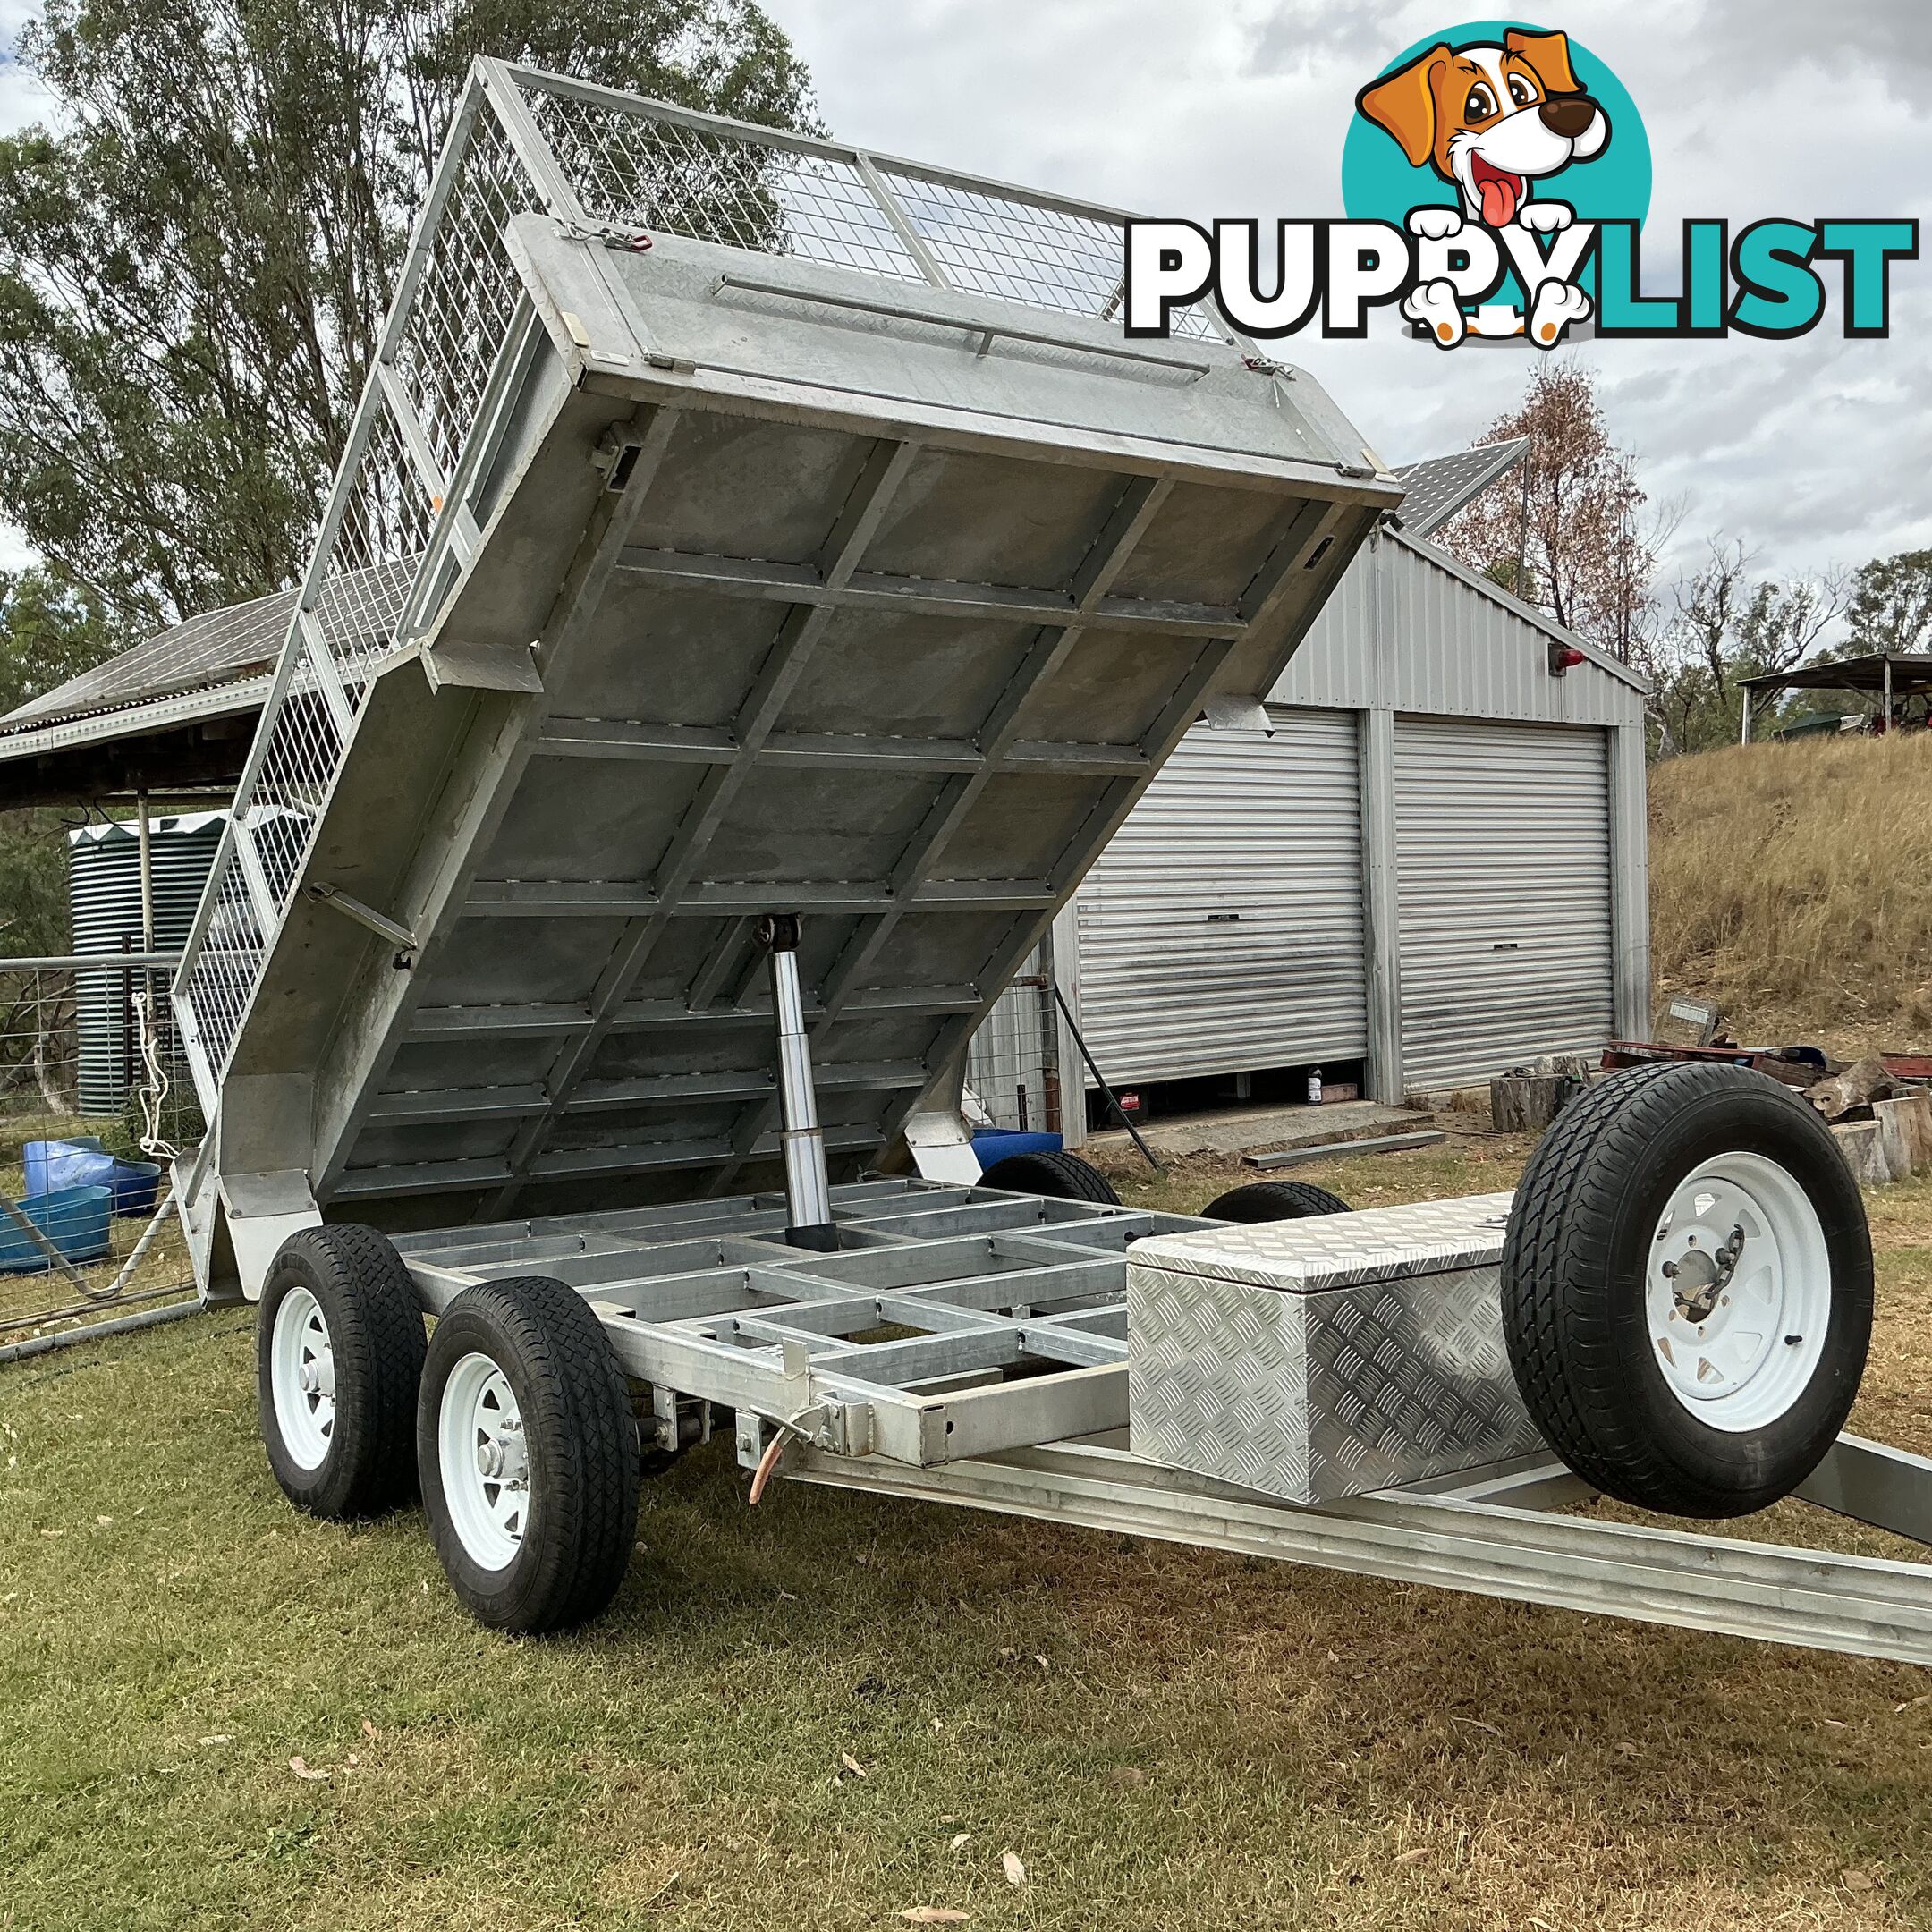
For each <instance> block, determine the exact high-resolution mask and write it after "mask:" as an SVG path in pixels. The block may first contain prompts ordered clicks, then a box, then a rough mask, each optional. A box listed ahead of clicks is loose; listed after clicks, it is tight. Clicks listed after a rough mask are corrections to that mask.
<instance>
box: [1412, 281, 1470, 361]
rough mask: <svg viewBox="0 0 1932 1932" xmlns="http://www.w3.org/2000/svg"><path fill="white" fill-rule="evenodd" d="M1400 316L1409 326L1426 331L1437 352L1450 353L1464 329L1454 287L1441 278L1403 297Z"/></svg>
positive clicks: (1464, 323)
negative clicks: (1444, 350)
mask: <svg viewBox="0 0 1932 1932" xmlns="http://www.w3.org/2000/svg"><path fill="white" fill-rule="evenodd" d="M1402 313H1403V314H1404V315H1405V316H1407V317H1408V318H1409V319H1410V320H1411V322H1414V323H1416V324H1418V325H1419V326H1421V327H1423V328H1425V329H1427V330H1428V334H1429V339H1430V341H1432V342H1433V343H1435V344H1436V347H1437V348H1438V349H1453V348H1454V347H1455V345H1456V344H1457V343H1459V342H1461V341H1462V337H1463V335H1464V333H1465V332H1466V330H1467V327H1468V325H1467V323H1466V322H1465V321H1464V319H1463V316H1462V304H1461V303H1460V302H1459V301H1457V300H1456V292H1455V284H1453V283H1452V282H1450V281H1448V280H1447V279H1446V278H1445V277H1441V276H1438V277H1437V278H1436V280H1435V281H1434V282H1425V283H1424V284H1422V286H1421V287H1420V288H1419V289H1417V290H1416V291H1415V292H1414V293H1413V294H1411V295H1409V296H1407V297H1405V298H1404V300H1403V301H1402Z"/></svg>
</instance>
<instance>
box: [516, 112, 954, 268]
mask: <svg viewBox="0 0 1932 1932" xmlns="http://www.w3.org/2000/svg"><path fill="white" fill-rule="evenodd" d="M640 105H641V104H640ZM530 106H531V112H532V115H533V118H534V119H535V120H536V123H537V125H538V128H539V129H540V130H541V131H542V132H543V134H544V135H545V137H546V139H547V140H548V141H549V142H550V145H551V147H552V148H553V149H554V150H555V154H556V157H557V159H558V161H559V162H560V163H561V164H562V165H563V172H564V173H565V174H567V175H568V176H569V177H570V181H571V184H572V187H573V188H575V189H576V191H577V193H578V196H579V198H580V199H581V201H582V202H583V207H584V212H585V214H587V215H588V216H589V217H590V218H591V219H592V220H593V221H598V222H606V223H609V224H610V225H613V226H616V227H625V228H641V229H652V228H656V229H659V230H662V231H663V232H664V233H667V234H680V235H687V236H689V237H690V238H691V240H693V241H697V242H720V243H722V244H724V246H725V247H727V248H741V249H751V250H756V251H757V252H758V253H759V254H761V255H800V256H803V257H805V258H807V259H808V260H811V261H822V262H834V263H836V264H837V265H838V266H839V267H845V268H865V269H869V270H870V271H871V272H872V273H873V274H874V275H894V276H896V277H898V278H899V279H900V280H902V281H906V282H923V281H924V280H925V279H926V276H925V272H924V271H923V270H922V269H921V268H920V267H919V261H918V258H916V257H915V256H914V255H913V254H912V252H911V250H910V249H908V248H907V247H906V245H905V243H904V242H902V241H901V240H900V239H899V237H898V235H897V234H896V233H894V228H893V225H892V222H891V220H890V218H889V217H888V216H887V215H886V213H885V209H884V208H883V207H882V206H881V205H880V203H879V201H878V199H877V197H876V196H875V195H874V194H873V193H872V191H871V190H870V189H869V188H868V187H867V185H866V182H865V177H864V175H863V174H861V173H860V170H859V168H858V166H857V165H855V164H854V163H852V162H851V161H847V160H842V159H840V158H838V157H835V156H832V155H819V154H800V153H794V152H792V151H790V150H788V149H784V148H775V147H770V146H766V145H763V144H761V143H759V142H757V141H755V140H747V139H745V138H743V137H742V136H740V135H738V134H736V133H729V132H713V131H710V130H708V129H707V130H699V129H696V128H691V127H688V126H684V125H682V124H681V123H677V122H672V121H659V120H654V119H651V118H648V115H646V114H640V113H638V112H637V111H636V110H635V109H634V108H633V107H631V106H629V105H614V104H612V103H608V102H605V101H591V100H585V99H580V98H579V97H575V96H572V95H559V94H545V93H539V94H538V95H537V96H536V97H535V98H534V99H533V100H532V101H531V104H530Z"/></svg>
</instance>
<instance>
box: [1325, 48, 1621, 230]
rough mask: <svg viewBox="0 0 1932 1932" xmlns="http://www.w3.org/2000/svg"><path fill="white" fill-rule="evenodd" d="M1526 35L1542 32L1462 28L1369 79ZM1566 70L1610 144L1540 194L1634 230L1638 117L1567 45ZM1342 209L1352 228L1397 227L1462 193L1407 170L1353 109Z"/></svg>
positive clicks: (1395, 149)
mask: <svg viewBox="0 0 1932 1932" xmlns="http://www.w3.org/2000/svg"><path fill="white" fill-rule="evenodd" d="M1513 27H1514V28H1519V29H1521V30H1522V31H1523V32H1525V33H1547V32H1548V31H1549V29H1548V28H1546V27H1538V26H1536V25H1534V24H1533V23H1532V22H1530V21H1517V20H1479V21H1463V22H1462V25H1461V26H1460V27H1451V28H1447V29H1445V30H1444V31H1443V32H1441V33H1434V34H1429V35H1428V36H1426V37H1425V38H1422V39H1420V40H1418V41H1417V42H1416V43H1415V44H1414V46H1412V47H1404V48H1403V49H1402V52H1401V53H1400V54H1398V55H1396V56H1395V58H1394V60H1392V61H1390V62H1389V63H1388V64H1387V65H1386V66H1385V67H1384V68H1382V69H1381V70H1380V72H1378V73H1377V75H1376V77H1375V78H1376V79H1377V80H1380V79H1381V77H1382V75H1383V74H1386V73H1393V72H1394V71H1395V70H1396V69H1397V68H1398V67H1405V66H1407V65H1408V64H1409V63H1410V62H1411V61H1412V60H1414V59H1415V58H1416V56H1417V55H1419V54H1426V53H1428V50H1429V49H1430V48H1431V47H1435V46H1436V45H1437V44H1438V43H1440V42H1443V41H1447V42H1448V44H1449V45H1450V46H1451V47H1466V46H1468V45H1469V44H1470V42H1471V41H1477V40H1485V41H1500V40H1501V39H1502V38H1503V36H1504V34H1505V33H1507V32H1508V31H1509V30H1510V29H1511V28H1513ZM1570 64H1571V66H1572V68H1573V69H1574V70H1575V72H1576V77H1577V80H1578V82H1579V83H1580V85H1581V87H1582V89H1583V91H1584V92H1585V93H1586V94H1588V95H1589V97H1591V98H1592V99H1593V100H1595V101H1596V102H1597V105H1598V106H1601V107H1602V109H1603V111H1604V112H1605V114H1607V115H1608V116H1609V117H1610V140H1609V142H1608V144H1607V145H1606V147H1605V148H1604V150H1603V152H1602V153H1601V154H1599V155H1597V156H1596V157H1593V158H1592V159H1590V160H1589V161H1572V163H1571V164H1570V165H1569V166H1568V167H1566V168H1565V169H1564V170H1563V173H1562V174H1553V175H1551V176H1550V177H1549V180H1548V185H1547V187H1546V190H1545V192H1546V194H1548V195H1550V196H1553V197H1555V199H1557V200H1560V201H1567V202H1568V203H1569V204H1570V206H1571V207H1572V208H1574V209H1575V210H1576V212H1577V216H1578V217H1579V219H1580V220H1583V221H1634V222H1638V223H1641V222H1642V221H1643V220H1644V219H1645V218H1646V217H1647V216H1648V214H1649V212H1650V140H1649V137H1648V135H1647V134H1646V133H1645V132H1644V124H1643V117H1642V115H1640V114H1639V113H1638V112H1637V103H1636V102H1635V101H1633V100H1632V99H1631V97H1630V92H1629V90H1628V89H1626V88H1625V87H1624V85H1623V82H1622V81H1621V80H1618V79H1617V77H1616V76H1615V74H1614V73H1613V72H1611V71H1610V69H1609V68H1608V67H1607V66H1606V65H1605V64H1604V63H1603V62H1602V61H1600V60H1599V59H1598V58H1597V55H1594V54H1592V53H1591V52H1590V50H1589V48H1588V47H1585V46H1584V45H1583V43H1582V42H1581V41H1580V40H1579V39H1577V38H1576V37H1575V36H1574V35H1572V36H1571V39H1570ZM1342 206H1343V208H1346V209H1347V210H1348V213H1349V217H1350V219H1351V220H1353V221H1385V222H1394V224H1396V225H1397V226H1400V225H1401V224H1402V217H1403V216H1405V215H1407V214H1408V212H1409V210H1410V209H1411V208H1428V207H1431V206H1439V207H1442V208H1460V207H1461V206H1462V194H1461V191H1459V190H1458V189H1457V187H1456V185H1455V183H1454V182H1446V181H1445V180H1444V179H1443V178H1442V176H1441V175H1439V174H1437V173H1436V170H1435V169H1434V168H1432V167H1429V166H1428V165H1426V164H1425V165H1423V166H1421V167H1411V166H1410V165H1409V157H1408V156H1407V155H1405V154H1404V153H1403V152H1402V148H1401V146H1400V144H1399V143H1398V142H1397V141H1396V140H1394V137H1393V136H1392V135H1391V134H1390V133H1389V132H1388V131H1387V130H1386V129H1385V128H1379V127H1377V125H1376V124H1375V123H1374V122H1372V121H1371V120H1369V117H1368V116H1367V115H1366V114H1363V113H1361V111H1360V109H1357V111H1356V113H1355V114H1354V115H1353V116H1352V118H1351V120H1350V122H1349V131H1348V139H1347V140H1345V141H1344V142H1343V144H1342Z"/></svg>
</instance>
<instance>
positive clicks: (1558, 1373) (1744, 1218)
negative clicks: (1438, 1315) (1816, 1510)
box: [1502, 1063, 1872, 1516]
mask: <svg viewBox="0 0 1932 1932" xmlns="http://www.w3.org/2000/svg"><path fill="white" fill-rule="evenodd" d="M1502 1275H1503V1323H1504V1337H1505V1340H1506V1342H1507V1344H1508V1348H1509V1355H1510V1361H1511V1364H1512V1366H1513V1369H1514V1370H1515V1373H1516V1382H1517V1385H1518V1387H1519V1388H1520V1389H1521V1392H1522V1397H1523V1401H1524V1402H1525V1403H1526V1404H1527V1405H1528V1407H1529V1410H1530V1415H1531V1416H1532V1417H1533V1418H1534V1419H1535V1420H1536V1422H1537V1424H1538V1427H1539V1428H1541V1429H1542V1431H1543V1433H1544V1435H1545V1436H1547V1437H1548V1439H1549V1442H1550V1445H1551V1446H1552V1447H1553V1448H1555V1451H1556V1453H1558V1454H1559V1455H1560V1456H1562V1457H1563V1461H1564V1462H1567V1463H1568V1464H1569V1465H1570V1467H1571V1468H1572V1470H1575V1471H1576V1473H1577V1474H1578V1475H1579V1476H1580V1477H1582V1478H1583V1479H1584V1480H1585V1481H1587V1482H1589V1483H1590V1484H1592V1485H1594V1486H1595V1487H1597V1488H1598V1489H1601V1490H1603V1491H1605V1492H1606V1493H1607V1494H1609V1495H1611V1496H1619V1497H1621V1498H1623V1500H1624V1501H1625V1502H1628V1503H1634V1504H1640V1506H1642V1507H1645V1508H1648V1509H1655V1510H1662V1511H1665V1512H1666V1513H1670V1514H1673V1515H1680V1516H1738V1515H1742V1514H1745V1513H1747V1512H1749V1511H1751V1510H1757V1509H1762V1508H1764V1507H1765V1506H1766V1505H1767V1504H1771V1503H1774V1502H1775V1501H1776V1500H1777V1499H1778V1498H1779V1497H1781V1496H1786V1495H1788V1494H1789V1493H1790V1492H1791V1491H1792V1489H1794V1488H1795V1487H1797V1486H1798V1485H1799V1484H1800V1483H1801V1482H1802V1481H1803V1480H1804V1479H1805V1478H1806V1477H1807V1476H1809V1474H1810V1473H1811V1471H1812V1470H1813V1469H1815V1468H1816V1467H1817V1466H1818V1462H1819V1460H1820V1459H1821V1458H1822V1457H1823V1455H1824V1453H1825V1452H1826V1449H1828V1448H1829V1447H1830V1445H1831V1444H1832V1442H1833V1440H1834V1439H1835V1437H1836V1436H1837V1434H1838V1431H1839V1429H1840V1428H1842V1427H1843V1423H1844V1419H1845V1417H1846V1415H1847V1414H1848V1413H1849V1412H1850V1411H1851V1408H1852V1402H1853V1399H1854V1398H1855V1397H1856V1395H1857V1394H1858V1386H1859V1381H1860V1377H1861V1376H1862V1375H1863V1374H1864V1370H1865V1356H1866V1351H1867V1348H1868V1344H1869V1342H1870V1338H1871V1323H1872V1259H1871V1238H1870V1235H1869V1233H1868V1230H1867V1227H1866V1223H1865V1208H1864V1203H1863V1202H1862V1200H1861V1199H1860V1196H1859V1191H1858V1184H1857V1182H1855V1181H1854V1180H1853V1179H1852V1174H1851V1170H1850V1169H1849V1168H1848V1167H1847V1166H1846V1165H1845V1162H1844V1158H1843V1156H1842V1155H1841V1154H1840V1153H1839V1151H1838V1146H1837V1143H1836V1142H1835V1140H1833V1138H1832V1135H1831V1132H1830V1130H1829V1129H1828V1128H1826V1126H1825V1124H1824V1123H1823V1122H1822V1121H1820V1120H1819V1118H1818V1114H1816V1113H1815V1112H1814V1111H1813V1110H1812V1109H1811V1108H1810V1107H1809V1106H1806V1104H1805V1103H1804V1102H1803V1101H1802V1100H1801V1099H1800V1098H1798V1097H1797V1096H1796V1095H1794V1094H1793V1093H1792V1092H1791V1090H1790V1089H1788V1088H1785V1087H1784V1086H1781V1085H1780V1084H1779V1083H1778V1082H1777V1081H1776V1080H1772V1079H1771V1078H1770V1077H1769V1076H1768V1075H1767V1074H1764V1073H1759V1072H1756V1071H1755V1070H1753V1069H1751V1068H1749V1067H1735V1066H1721V1065H1691V1064H1683V1063H1678V1064H1673V1065H1663V1066H1646V1067H1636V1068H1632V1069H1631V1070H1630V1071H1629V1072H1624V1073H1620V1074H1618V1075H1616V1076H1615V1077H1614V1078H1613V1079H1611V1080H1606V1081H1604V1082H1603V1083H1602V1084H1601V1085H1600V1086H1597V1087H1595V1088H1592V1089H1590V1090H1589V1092H1587V1093H1586V1094H1585V1095H1584V1096H1583V1097H1581V1098H1580V1099H1579V1100H1576V1101H1573V1102H1572V1104H1571V1105H1570V1106H1568V1107H1567V1108H1566V1109H1565V1110H1564V1111H1563V1114H1561V1115H1560V1116H1559V1117H1558V1119H1557V1121H1556V1123H1555V1126H1553V1127H1552V1128H1551V1129H1550V1131H1549V1132H1548V1133H1547V1134H1546V1136H1545V1137H1544V1139H1543V1141H1542V1143H1541V1145H1540V1146H1539V1147H1538V1148H1537V1151H1536V1153H1535V1155H1534V1156H1533V1157H1531V1159H1530V1165H1529V1167H1528V1168H1527V1169H1526V1170H1525V1172H1524V1174H1523V1178H1522V1184H1521V1187H1520V1188H1519V1189H1518V1190H1517V1193H1516V1199H1515V1204H1514V1206H1513V1208H1512V1210H1511V1213H1510V1222H1509V1231H1508V1233H1507V1235H1506V1237H1505V1240H1504V1250H1503V1270H1502Z"/></svg>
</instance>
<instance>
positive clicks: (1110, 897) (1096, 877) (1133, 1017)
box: [1079, 709, 1367, 1080]
mask: <svg viewBox="0 0 1932 1932" xmlns="http://www.w3.org/2000/svg"><path fill="white" fill-rule="evenodd" d="M1270 716H1271V719H1272V721H1273V723H1274V724H1275V727H1276V729H1275V733H1274V734H1273V735H1272V736H1269V735H1267V734H1266V733H1261V732H1258V731H1256V732H1242V731H1222V730H1208V728H1206V727H1205V726H1197V727H1196V728H1195V730H1194V731H1192V732H1191V733H1190V734H1189V735H1188V737H1187V738H1186V739H1185V740H1184V741H1183V742H1182V746H1181V748H1180V750H1178V751H1176V752H1175V754H1174V758H1173V759H1172V760H1171V762H1170V763H1169V764H1168V765H1167V766H1166V767H1165V769H1164V770H1163V771H1162V772H1161V774H1160V775H1159V776H1158V777H1157V779H1156V780H1155V781H1154V783H1153V784H1151V785H1150V786H1149V787H1148V792H1147V795H1146V797H1145V798H1143V799H1142V800H1141V801H1140V804H1139V805H1137V806H1136V807H1135V808H1134V809H1133V812H1132V814H1131V816H1130V817H1129V818H1128V820H1127V822H1126V823H1125V825H1123V826H1122V827H1121V829H1120V831H1119V832H1118V833H1117V834H1116V835H1115V836H1114V842H1113V843H1112V844H1110V845H1109V846H1108V847H1107V849H1106V852H1105V853H1104V854H1103V855H1102V857H1101V859H1100V860H1099V862H1098V863H1097V865H1096V866H1095V867H1094V869H1093V870H1092V871H1091V872H1090V873H1089V875H1088V877H1087V880H1086V883H1085V884H1083V885H1081V887H1080V902H1079V904H1080V1023H1081V1027H1082V1029H1083V1030H1084V1031H1085V1033H1086V1035H1087V1038H1088V1042H1089V1045H1090V1046H1091V1047H1092V1048H1093V1052H1094V1057H1095V1058H1096V1059H1097V1061H1098V1062H1099V1063H1100V1066H1101V1068H1102V1070H1103V1071H1104V1072H1106V1076H1107V1078H1108V1080H1181V1079H1190V1078H1193V1077H1195V1076H1198V1075H1201V1074H1213V1073H1230V1072H1243V1071H1247V1070H1250V1069H1253V1068H1258V1067H1273V1066H1293V1065H1299V1064H1303V1063H1309V1062H1313V1061H1319V1060H1323V1059H1353V1058H1358V1057H1360V1055H1361V1054H1362V1053H1363V1052H1364V1050H1365V1046H1366V1037H1367V1034H1366V1021H1365V1017H1364V999H1363V968H1362V899H1361V830H1360V792H1359V781H1358V776H1357V770H1358V767H1357V733H1356V724H1355V719H1354V716H1353V715H1352V713H1348V712H1340V711H1302V710H1286V709H1284V710H1276V711H1273V712H1271V714H1270Z"/></svg>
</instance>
